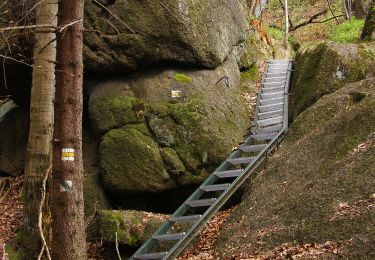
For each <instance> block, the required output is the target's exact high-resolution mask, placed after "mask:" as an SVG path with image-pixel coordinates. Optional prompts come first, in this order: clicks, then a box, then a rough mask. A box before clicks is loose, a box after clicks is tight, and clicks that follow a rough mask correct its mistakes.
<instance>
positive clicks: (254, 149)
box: [239, 144, 266, 153]
mask: <svg viewBox="0 0 375 260" xmlns="http://www.w3.org/2000/svg"><path fill="white" fill-rule="evenodd" d="M265 147H266V144H252V145H244V146H240V147H239V148H240V150H241V151H243V152H245V153H250V152H260V151H262V150H263V149H264V148H265Z"/></svg>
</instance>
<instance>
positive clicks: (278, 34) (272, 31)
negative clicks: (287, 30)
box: [265, 26, 284, 41]
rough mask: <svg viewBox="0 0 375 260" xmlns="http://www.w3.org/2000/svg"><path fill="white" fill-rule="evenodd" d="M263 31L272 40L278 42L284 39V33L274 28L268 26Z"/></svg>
mask: <svg viewBox="0 0 375 260" xmlns="http://www.w3.org/2000/svg"><path fill="white" fill-rule="evenodd" d="M265 29H266V32H267V33H268V34H269V35H270V36H271V38H272V39H275V40H279V41H281V40H283V39H284V31H282V30H280V29H278V28H275V27H270V26H266V27H265Z"/></svg>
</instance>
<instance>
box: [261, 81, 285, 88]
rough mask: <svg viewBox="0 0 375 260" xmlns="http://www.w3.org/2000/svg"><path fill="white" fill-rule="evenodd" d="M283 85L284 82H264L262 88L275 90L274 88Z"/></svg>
mask: <svg viewBox="0 0 375 260" xmlns="http://www.w3.org/2000/svg"><path fill="white" fill-rule="evenodd" d="M284 85H285V84H284V82H264V83H263V88H275V87H280V86H284Z"/></svg>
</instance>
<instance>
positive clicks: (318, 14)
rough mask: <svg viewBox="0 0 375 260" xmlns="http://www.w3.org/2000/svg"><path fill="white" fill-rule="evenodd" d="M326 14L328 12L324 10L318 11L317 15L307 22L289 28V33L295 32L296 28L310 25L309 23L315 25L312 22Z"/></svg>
mask: <svg viewBox="0 0 375 260" xmlns="http://www.w3.org/2000/svg"><path fill="white" fill-rule="evenodd" d="M327 12H328V10H327V9H324V10H322V11H320V12H319V13H317V14H314V15H313V16H311V17H310V18H309V19H308V20H307V21H304V22H303V23H300V24H297V25H296V26H293V27H291V28H290V30H289V31H291V32H293V31H295V30H297V29H298V28H301V27H302V26H305V25H308V24H311V23H316V22H315V21H314V20H315V19H317V18H318V17H319V16H321V15H323V14H326V13H327Z"/></svg>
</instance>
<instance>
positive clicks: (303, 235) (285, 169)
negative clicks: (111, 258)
mask: <svg viewBox="0 0 375 260" xmlns="http://www.w3.org/2000/svg"><path fill="white" fill-rule="evenodd" d="M374 111H375V78H369V79H367V80H363V81H360V82H357V83H353V84H347V85H345V86H344V87H342V88H341V89H340V90H338V91H336V92H334V93H332V94H328V95H325V96H324V97H322V98H321V99H320V100H319V101H317V102H316V103H315V104H314V105H313V106H311V107H310V108H308V109H306V110H305V111H304V112H302V113H301V114H300V115H299V116H298V117H297V118H296V120H295V121H294V123H293V124H292V125H291V127H290V129H289V131H288V135H287V137H286V139H285V141H284V142H283V143H282V144H281V145H280V148H279V149H278V150H277V151H276V153H275V154H274V155H273V157H272V158H271V159H270V160H269V163H268V165H267V168H266V169H265V170H264V171H262V172H261V173H260V174H259V175H258V176H257V177H255V178H254V179H252V180H251V183H250V182H249V183H248V186H247V192H246V193H245V195H244V196H243V201H242V202H241V204H240V205H239V207H238V208H237V209H236V210H235V212H234V214H233V217H232V218H231V220H230V221H229V222H228V223H227V224H225V226H224V228H223V229H222V232H221V235H220V238H219V240H218V243H217V246H216V249H217V252H219V255H229V256H231V255H236V254H237V253H238V254H239V253H242V254H243V256H246V255H252V256H253V257H254V258H256V256H258V255H262V256H263V255H267V254H268V253H267V252H280V251H282V250H281V249H280V248H281V247H283V248H293V247H294V248H298V247H299V248H303V247H304V246H303V245H307V247H305V248H308V246H309V245H312V248H314V247H315V246H317V247H319V246H320V247H322V246H323V245H324V244H326V242H327V241H331V242H330V243H331V244H332V245H336V246H335V247H331V248H330V247H326V248H327V250H325V251H324V252H322V255H320V256H319V258H324V259H326V258H327V259H331V258H332V257H333V258H336V257H340V255H341V257H342V258H345V259H373V258H374V257H375V247H374V246H375V237H374V235H373V234H374V232H375V226H374V220H375V190H374V187H375V113H374ZM226 227H228V228H226ZM229 227H230V228H229ZM233 234H235V235H233ZM282 245H283V246H282ZM278 249H279V251H277V250H278ZM225 251H226V252H225ZM290 252H292V254H293V251H290ZM294 253H296V254H298V253H300V252H298V250H296V251H294ZM278 254H279V253H278ZM218 258H219V257H218ZM290 258H294V257H293V255H290ZM302 258H303V257H302Z"/></svg>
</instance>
